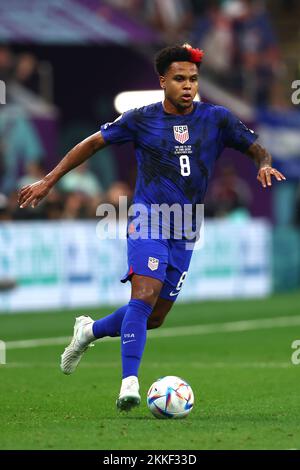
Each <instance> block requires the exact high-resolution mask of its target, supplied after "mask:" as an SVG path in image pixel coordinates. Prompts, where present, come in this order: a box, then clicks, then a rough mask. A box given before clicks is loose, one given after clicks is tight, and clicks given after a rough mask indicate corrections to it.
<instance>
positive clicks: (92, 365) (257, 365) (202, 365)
mask: <svg viewBox="0 0 300 470" xmlns="http://www.w3.org/2000/svg"><path fill="white" fill-rule="evenodd" d="M163 365H164V367H165V368H168V367H170V368H171V367H174V363H173V362H172V363H171V362H170V363H168V362H164V364H163ZM188 365H189V367H192V368H194V369H212V368H216V369H225V368H226V369H228V368H229V369H230V368H234V369H292V368H294V366H293V364H292V363H291V362H283V361H281V362H280V361H278V362H201V361H200V362H195V361H192V362H190V361H189V364H188ZM119 366H120V362H105V363H101V364H99V363H98V362H83V363H80V369H103V368H106V369H113V368H116V367H119ZM185 366H186V362H184V363H181V362H178V361H176V367H185ZM38 367H42V368H45V367H47V368H53V369H59V363H58V362H10V363H7V364H5V366H3V368H5V369H6V368H14V369H22V368H38ZM144 368H149V369H156V368H159V369H161V363H159V362H153V363H151V364H147V365H144Z"/></svg>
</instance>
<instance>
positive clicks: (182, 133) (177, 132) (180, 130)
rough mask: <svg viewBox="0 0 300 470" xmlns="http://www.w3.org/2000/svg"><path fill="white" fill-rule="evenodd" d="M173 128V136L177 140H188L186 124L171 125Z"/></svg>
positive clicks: (183, 141) (182, 141) (181, 141)
mask: <svg viewBox="0 0 300 470" xmlns="http://www.w3.org/2000/svg"><path fill="white" fill-rule="evenodd" d="M173 130H174V137H175V140H177V142H180V143H181V144H184V143H185V142H186V141H187V140H189V138H190V136H189V128H188V126H173Z"/></svg>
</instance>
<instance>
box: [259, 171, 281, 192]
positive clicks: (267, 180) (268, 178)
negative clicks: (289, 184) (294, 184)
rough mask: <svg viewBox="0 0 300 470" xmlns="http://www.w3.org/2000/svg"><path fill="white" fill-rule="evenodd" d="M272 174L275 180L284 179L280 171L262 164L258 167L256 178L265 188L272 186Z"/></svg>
mask: <svg viewBox="0 0 300 470" xmlns="http://www.w3.org/2000/svg"><path fill="white" fill-rule="evenodd" d="M272 176H275V178H276V179H277V181H283V180H286V177H285V176H284V175H283V174H282V173H280V171H278V170H276V169H275V168H272V167H271V166H263V167H262V168H260V169H259V171H258V175H257V179H258V181H260V182H261V185H262V186H263V187H264V188H266V187H267V186H272Z"/></svg>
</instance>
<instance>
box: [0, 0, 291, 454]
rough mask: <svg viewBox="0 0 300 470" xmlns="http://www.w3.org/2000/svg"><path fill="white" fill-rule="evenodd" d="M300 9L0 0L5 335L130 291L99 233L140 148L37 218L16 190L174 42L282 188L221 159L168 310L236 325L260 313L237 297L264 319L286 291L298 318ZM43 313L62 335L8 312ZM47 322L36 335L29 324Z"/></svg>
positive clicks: (282, 0) (111, 160)
mask: <svg viewBox="0 0 300 470" xmlns="http://www.w3.org/2000/svg"><path fill="white" fill-rule="evenodd" d="M299 15H300V4H299V2H298V1H297V0H272V1H271V0H269V1H267V0H265V1H263V0H252V1H251V0H219V1H217V0H214V1H206V0H163V1H159V0H105V1H104V0H63V1H61V0H47V2H41V1H38V0H24V1H23V0H1V1H0V80H2V88H1V89H2V92H3V90H4V91H5V96H4V95H3V93H2V95H3V96H1V100H0V102H1V104H0V314H1V313H2V314H3V315H0V325H1V326H0V338H1V339H3V340H11V341H14V340H16V339H18V340H26V339H28V338H43V337H48V336H51V335H52V336H58V337H59V336H62V334H69V333H70V331H71V326H72V320H71V318H70V313H68V309H69V308H73V309H75V310H76V308H89V309H90V308H92V309H93V312H94V314H95V315H96V312H97V311H98V310H97V309H98V308H99V307H100V306H101V308H102V307H103V306H107V305H110V306H111V307H110V310H111V309H112V306H114V305H117V304H122V303H124V302H126V301H127V299H128V295H129V286H127V285H126V286H124V285H122V284H121V283H120V282H119V278H120V277H121V276H122V274H123V273H124V271H125V269H126V243H125V240H99V238H98V237H97V223H98V222H99V218H97V217H96V215H95V214H96V207H97V206H98V205H99V204H100V203H101V202H109V203H112V204H114V205H115V206H116V207H117V206H118V201H119V196H120V195H127V196H128V198H129V200H130V197H131V196H132V193H133V190H134V184H135V158H134V150H133V147H132V146H131V145H124V146H121V147H109V148H107V149H105V150H104V151H102V152H101V153H99V155H96V156H94V157H93V158H92V159H91V160H90V161H89V162H88V163H87V164H86V165H82V166H81V167H80V168H78V169H76V170H74V171H73V172H71V173H70V174H69V175H66V176H65V177H64V178H63V179H62V180H61V182H60V183H59V184H58V186H57V187H56V188H55V189H54V190H53V191H52V192H51V194H50V195H49V197H48V198H47V200H46V201H44V202H43V203H42V204H41V205H40V206H39V207H38V208H37V209H34V210H33V209H31V208H29V209H27V210H21V209H19V208H18V206H17V191H18V189H19V188H20V187H22V186H23V185H24V184H28V183H32V182H34V181H36V180H38V179H40V178H41V177H42V176H43V175H44V174H46V173H47V172H48V171H49V170H50V169H52V168H53V166H54V165H55V164H56V163H57V162H58V161H59V160H60V159H61V158H62V156H63V155H64V154H65V153H66V152H67V150H69V149H70V148H71V147H73V146H74V145H75V144H76V143H78V142H79V141H80V140H82V139H83V138H85V137H86V136H88V135H90V134H92V133H94V132H96V131H97V130H98V129H99V128H100V125H101V124H102V123H104V122H107V121H112V120H113V119H115V118H116V117H117V116H118V115H119V113H120V109H119V108H118V106H115V99H116V97H117V96H118V95H119V94H120V93H122V92H127V91H143V90H158V80H157V77H156V75H155V72H154V69H153V65H152V61H153V55H154V53H155V52H156V51H157V50H159V49H160V48H162V47H164V46H165V45H171V44H174V43H180V44H181V43H183V42H190V43H192V44H193V46H194V47H199V48H201V49H204V50H205V52H206V55H205V60H204V63H203V66H202V67H201V71H200V90H199V93H200V96H201V99H202V100H204V101H209V102H212V103H216V104H219V105H223V106H226V107H228V108H230V109H231V110H232V111H233V112H234V113H235V114H237V115H238V116H239V117H240V118H241V119H242V120H243V121H244V122H246V123H247V124H248V125H249V126H250V127H251V128H253V129H255V130H256V131H257V132H258V134H259V135H260V139H261V142H262V143H263V144H264V145H265V146H266V147H267V148H268V150H269V151H270V152H271V153H272V155H273V158H274V166H276V167H277V168H278V169H279V170H280V171H282V172H283V173H284V174H285V176H286V177H287V181H286V182H284V183H281V184H277V183H276V182H274V184H273V186H272V188H271V189H262V188H261V187H260V185H259V184H258V183H257V181H256V169H255V167H254V165H253V163H252V162H251V161H249V160H248V159H247V157H245V156H243V155H241V154H239V153H237V152H235V151H232V150H227V151H226V152H224V154H223V156H222V158H221V159H220V160H219V162H218V164H217V168H216V171H215V175H214V178H213V180H212V181H211V184H210V189H209V192H208V195H207V198H206V202H205V232H204V236H205V243H204V249H201V250H199V251H198V252H195V254H194V257H193V261H192V265H191V269H190V272H189V274H188V279H187V282H186V285H185V286H184V288H183V291H182V294H181V295H180V299H179V300H178V305H180V307H179V306H178V307H177V306H176V308H178V309H181V310H180V311H182V312H184V311H185V307H184V306H185V305H187V303H189V302H193V304H191V305H193V306H194V307H193V308H194V310H193V311H194V312H196V311H198V309H199V312H200V313H201V308H202V307H201V306H202V303H203V305H208V304H207V303H206V302H204V301H206V300H217V299H219V300H222V303H220V304H218V303H212V304H211V305H212V307H205V308H208V310H209V311H210V313H211V315H210V317H209V321H210V322H214V321H215V320H216V321H218V319H219V317H218V313H217V312H218V311H219V310H222V311H223V313H224V312H225V313H224V314H223V315H222V316H221V317H220V319H222V321H227V319H228V320H233V319H234V320H243V319H249V318H252V313H251V305H256V304H251V303H247V302H248V300H246V299H249V298H253V299H255V298H260V299H261V300H260V301H261V302H262V303H260V304H259V305H260V306H261V307H260V308H261V310H259V309H258V310H257V312H260V314H261V315H262V316H264V315H265V316H267V317H272V312H273V311H274V308H275V307H274V306H275V304H276V302H274V303H267V302H268V298H269V297H270V296H273V295H279V294H280V293H284V294H283V295H284V297H282V299H284V301H283V300H282V301H281V303H280V302H279V304H280V306H281V309H282V310H281V311H278V310H276V316H278V315H285V314H286V315H288V314H289V313H291V314H295V315H296V313H297V308H298V307H297V303H298V301H299V296H298V295H297V293H296V294H295V293H293V292H291V301H290V302H289V297H288V295H289V292H290V291H297V289H299V286H300V235H299V224H300V185H299V178H300V104H299V105H297V104H293V102H292V93H293V92H295V89H293V88H292V83H293V82H294V81H295V80H300V61H299V57H300V36H299V35H300V26H299ZM3 83H4V84H5V87H3ZM3 98H5V99H3ZM139 99H140V98H139ZM139 102H140V105H141V104H142V102H141V101H139ZM125 106H126V104H125ZM129 107H131V105H129ZM123 222H124V221H123ZM123 222H122V221H121V222H120V223H121V224H122V223H123ZM224 299H227V302H231V301H234V300H235V299H245V300H244V301H243V302H241V303H238V304H236V308H235V309H234V308H233V310H234V311H235V313H234V315H233V314H232V312H231V315H230V311H231V307H230V308H229V307H228V305H233V304H231V303H230V304H229V303H226V302H225V301H224ZM229 299H231V300H229ZM237 302H239V301H237ZM250 302H251V301H250ZM263 302H266V304H265V305H266V306H267V305H268V306H269V307H268V308H269V310H267V307H266V311H264V303H263ZM226 305H227V307H226ZM291 306H292V308H293V310H292V311H291V310H289V308H291ZM186 308H187V307H186ZM52 309H53V312H55V311H57V312H61V313H65V315H66V318H68V325H66V324H65V320H64V322H63V323H62V325H63V326H62V331H60V330H59V327H58V325H57V317H53V321H54V318H56V320H55V323H56V327H57V328H56V329H55V328H51V327H50V322H51V314H49V313H48V314H46V313H44V315H39V316H36V315H34V318H33V316H32V315H31V316H30V315H29V316H28V318H31V323H29V324H30V325H31V327H32V329H31V327H30V328H25V329H24V330H22V328H21V326H20V315H11V314H14V313H17V312H23V314H24V317H23V318H25V317H26V313H25V312H37V313H43V312H44V311H47V312H49V311H51V310H52ZM223 309H224V310H223ZM255 309H256V307H254V310H255ZM110 310H109V311H110ZM88 311H89V312H90V310H88ZM101 312H102V313H103V315H104V314H105V311H104V310H101V311H100V313H101ZM106 312H107V309H106ZM178 312H179V310H178ZM200 313H199V316H198V317H197V318H198V320H197V321H196V317H195V319H194V320H193V321H194V322H196V323H200V322H201V315H200ZM227 313H228V316H226V315H227ZM298 313H299V312H298ZM4 314H10V316H9V318H8V315H4ZM71 314H72V316H73V314H74V310H73V311H72V312H71ZM214 315H215V316H214ZM274 316H275V313H274ZM43 317H44V318H45V319H46V318H47V319H49V320H47V321H46V324H45V326H44V329H42V327H37V325H41V324H42V322H43ZM233 317H234V318H233ZM174 318H175V319H176V314H175V317H174ZM204 319H205V318H204ZM8 320H9V321H8ZM207 320H208V318H207ZM185 321H186V323H185V324H189V319H188V318H187V317H186V319H185ZM193 321H192V323H193ZM16 325H18V328H17V331H16ZM34 325H35V326H34ZM47 328H49V330H47ZM68 331H69V333H68ZM298 336H299V334H298ZM296 337H297V331H296V332H295V333H294V339H296ZM290 339H292V338H290ZM208 347H209V341H208ZM286 347H287V350H286V360H287V361H288V360H289V354H290V351H289V348H290V344H287V346H286ZM237 349H238V348H237ZM250 349H251V347H250ZM47 351H48V350H47ZM45 354H46V353H45V352H44V355H45ZM220 354H221V353H220ZM45 357H46V356H45ZM248 359H249V357H248ZM256 359H258V358H256ZM166 373H169V372H168V371H167V370H166ZM152 378H153V380H154V379H155V378H156V377H155V376H153V377H152ZM149 380H150V379H149ZM151 380H152V379H151ZM41 445H42V444H41ZM166 445H167V444H166ZM294 445H295V444H294ZM37 446H38V444H37ZM8 447H9V444H6V447H5V448H8Z"/></svg>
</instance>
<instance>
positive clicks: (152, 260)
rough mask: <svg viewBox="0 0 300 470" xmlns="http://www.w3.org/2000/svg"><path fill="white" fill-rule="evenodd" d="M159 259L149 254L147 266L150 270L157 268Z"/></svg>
mask: <svg viewBox="0 0 300 470" xmlns="http://www.w3.org/2000/svg"><path fill="white" fill-rule="evenodd" d="M158 264H159V260H158V259H156V258H152V257H151V256H149V258H148V268H150V269H151V271H155V270H156V269H157V268H158Z"/></svg>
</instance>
